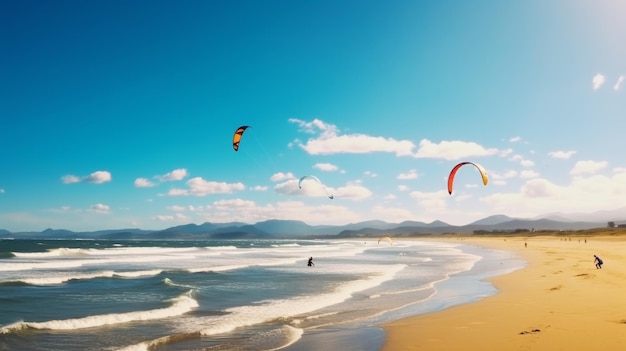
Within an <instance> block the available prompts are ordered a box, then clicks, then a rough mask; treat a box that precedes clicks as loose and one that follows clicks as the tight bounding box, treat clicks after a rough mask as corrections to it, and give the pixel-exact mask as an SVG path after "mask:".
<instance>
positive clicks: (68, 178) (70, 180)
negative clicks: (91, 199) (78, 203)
mask: <svg viewBox="0 0 626 351" xmlns="http://www.w3.org/2000/svg"><path fill="white" fill-rule="evenodd" d="M61 181H62V182H63V184H74V183H79V182H80V178H79V177H77V176H75V175H71V174H68V175H64V176H63V177H61Z"/></svg>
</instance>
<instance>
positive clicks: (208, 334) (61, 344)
mask: <svg viewBox="0 0 626 351" xmlns="http://www.w3.org/2000/svg"><path fill="white" fill-rule="evenodd" d="M309 257H313V262H314V264H315V265H314V266H311V267H309V266H307V260H308V258H309ZM523 265H524V262H523V261H521V260H519V259H518V258H517V257H515V256H514V255H513V254H511V253H509V252H504V251H496V250H489V249H485V248H481V247H477V246H472V245H466V244H464V243H463V242H462V241H459V243H451V242H445V243H444V242H442V243H438V242H433V241H419V240H402V239H394V240H393V242H389V241H386V240H382V241H378V240H372V239H366V240H228V241H216V240H206V241H201V240H197V241H166V240H161V241H159V240H20V239H15V240H10V239H3V240H0V350H12V351H21V350H24V351H36V350H46V351H53V350H59V351H75V350H76V351H78V350H80V351H85V350H124V351H134V350H158V351H174V350H176V351H178V350H286V351H299V350H311V349H316V350H325V349H329V350H330V349H332V350H336V349H341V350H366V351H374V350H379V349H380V347H381V345H382V342H383V340H384V332H383V331H382V329H380V328H379V327H378V326H379V325H380V324H381V323H384V322H389V321H393V320H396V319H399V318H403V317H408V316H413V315H417V314H420V313H426V312H431V311H436V310H440V309H443V308H446V307H449V306H452V305H455V304H459V303H466V302H471V301H475V300H478V299H481V298H484V297H486V296H490V295H493V294H495V293H496V292H497V291H496V289H495V288H494V287H493V286H492V285H491V284H489V283H487V282H485V281H484V279H485V278H488V277H491V276H495V275H499V274H505V273H508V272H511V271H513V270H515V269H519V268H521V267H523Z"/></svg>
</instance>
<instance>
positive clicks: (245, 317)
mask: <svg viewBox="0 0 626 351" xmlns="http://www.w3.org/2000/svg"><path fill="white" fill-rule="evenodd" d="M405 267H406V265H403V264H398V265H393V266H386V268H387V270H386V271H384V272H380V273H379V274H377V275H373V276H371V277H370V278H367V279H361V280H355V281H351V282H348V283H345V284H343V285H341V286H339V287H338V288H336V289H335V290H334V291H332V292H328V293H322V294H319V295H315V296H300V297H295V298H291V299H285V300H267V301H260V302H258V303H256V304H253V305H248V306H239V307H233V308H229V309H227V310H225V312H229V314H227V315H224V316H221V318H220V319H219V323H215V325H213V326H210V327H208V328H205V329H204V330H202V335H206V336H208V335H215V334H222V333H226V332H229V331H232V330H234V329H236V328H239V327H245V326H250V325H255V324H259V323H263V322H267V321H271V320H275V319H278V318H286V317H292V316H297V315H300V314H304V313H309V312H312V311H315V310H318V309H321V308H323V307H327V306H331V305H334V304H337V303H341V302H343V301H345V300H347V299H349V298H350V297H352V294H354V293H356V292H360V291H363V290H367V289H370V288H373V287H375V286H378V285H380V284H382V283H383V282H385V281H388V280H390V279H392V278H393V276H394V275H395V274H396V273H398V272H400V271H401V270H403V269H404V268H405Z"/></svg>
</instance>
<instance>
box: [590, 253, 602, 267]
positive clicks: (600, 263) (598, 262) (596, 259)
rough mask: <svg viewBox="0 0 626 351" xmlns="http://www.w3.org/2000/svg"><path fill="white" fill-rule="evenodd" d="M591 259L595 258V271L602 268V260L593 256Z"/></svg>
mask: <svg viewBox="0 0 626 351" xmlns="http://www.w3.org/2000/svg"><path fill="white" fill-rule="evenodd" d="M593 257H595V259H594V260H593V262H595V264H596V269H599V268H602V264H604V262H602V259H601V258H600V257H598V256H596V255H593Z"/></svg>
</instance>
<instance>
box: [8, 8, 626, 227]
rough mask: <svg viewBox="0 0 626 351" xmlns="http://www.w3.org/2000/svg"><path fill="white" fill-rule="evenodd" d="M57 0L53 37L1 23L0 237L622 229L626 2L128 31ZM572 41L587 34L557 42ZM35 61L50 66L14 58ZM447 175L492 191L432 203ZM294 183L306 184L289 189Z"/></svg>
mask: <svg viewBox="0 0 626 351" xmlns="http://www.w3.org/2000/svg"><path fill="white" fill-rule="evenodd" d="M67 3H68V4H69V3H71V4H72V6H71V8H69V7H64V6H61V5H59V6H56V7H55V6H53V10H54V12H55V14H56V18H57V19H59V20H64V21H66V23H67V26H65V27H58V26H56V24H55V23H56V22H55V21H53V20H52V19H51V18H50V17H49V16H48V14H47V13H44V11H43V10H41V9H37V8H32V7H29V6H26V5H24V4H10V5H8V6H6V7H7V8H6V11H3V14H0V20H2V21H3V23H5V24H4V26H5V29H6V30H10V31H11V32H12V33H17V34H16V35H15V36H14V37H12V38H6V37H5V38H3V39H2V45H3V47H5V48H6V49H7V50H6V52H8V53H9V54H8V55H6V56H4V57H2V58H0V60H1V61H0V70H1V74H2V75H3V77H6V80H5V81H6V82H8V84H3V85H0V99H1V100H0V106H1V107H0V108H1V109H2V113H3V114H5V115H7V116H11V118H12V119H11V120H12V121H15V122H14V123H11V124H9V125H7V126H6V128H4V132H5V133H4V137H5V142H6V144H7V145H11V148H10V149H9V148H5V149H4V150H3V151H2V154H0V156H1V158H0V159H2V160H3V161H2V162H3V164H4V169H5V170H11V171H10V172H7V171H5V172H1V174H0V229H8V230H10V231H30V230H43V229H45V228H49V227H52V228H63V229H70V230H99V229H112V228H126V227H140V228H145V229H160V228H164V227H169V226H173V225H179V224H184V223H189V222H194V223H202V222H207V221H208V222H235V221H236V222H246V223H255V222H258V221H263V220H268V219H286V220H287V219H289V220H302V221H304V222H306V223H309V224H346V223H351V222H358V221H366V220H372V219H379V220H384V221H388V222H401V221H405V220H414V221H424V222H431V221H434V220H443V221H445V222H447V223H450V224H457V225H463V224H467V223H470V222H472V221H475V220H478V219H481V218H484V217H487V216H489V215H494V214H506V215H509V216H511V217H536V216H540V215H544V214H548V213H555V212H561V213H578V212H595V211H601V210H615V209H621V212H618V215H620V213H621V216H622V217H623V218H615V220H618V221H619V220H626V202H625V201H624V199H625V198H626V159H625V158H624V156H623V153H624V151H623V150H626V138H624V131H625V130H626V95H625V94H626V92H625V91H624V86H623V83H624V79H625V77H626V65H625V62H626V48H625V47H624V46H623V45H616V43H618V42H621V41H620V40H621V39H623V33H626V24H625V23H624V22H623V21H621V18H620V16H618V15H617V13H620V11H622V13H623V11H626V6H623V5H622V4H617V3H613V2H609V1H600V4H599V5H598V4H596V5H597V6H591V5H589V4H584V3H578V2H575V1H574V2H572V3H564V4H559V5H558V6H555V8H554V9H552V8H550V9H549V8H546V7H544V6H541V5H539V4H530V3H520V4H514V5H511V6H504V5H502V4H500V3H499V2H496V1H493V2H487V3H485V4H484V6H481V7H480V8H475V7H472V6H470V5H469V4H465V2H462V1H459V2H455V5H456V6H458V7H461V8H465V7H466V8H467V11H466V12H463V11H461V12H459V13H468V14H470V15H468V16H466V17H463V16H461V15H459V14H453V15H450V14H449V12H448V11H446V8H445V6H442V5H432V6H427V7H424V6H425V5H423V4H419V3H414V2H411V1H406V2H405V1H400V2H397V3H395V4H393V5H387V6H386V7H385V11H384V12H383V11H381V9H380V8H378V5H374V4H368V5H362V6H363V7H364V8H367V9H368V11H366V12H363V13H358V14H355V15H354V16H351V17H350V18H349V19H346V17H345V16H342V15H341V13H342V11H349V12H350V13H352V12H353V11H352V10H353V7H352V5H354V4H352V3H351V2H346V3H344V4H340V5H336V6H335V7H334V10H335V11H328V10H329V8H328V6H330V5H327V4H325V3H320V4H309V5H307V6H305V5H303V4H289V6H285V5H286V4H282V5H280V4H278V3H276V4H274V3H271V4H266V6H264V7H262V8H259V7H258V5H257V4H255V3H254V2H245V4H246V5H247V6H249V9H252V8H254V9H255V10H254V11H249V12H248V11H243V10H242V9H241V8H240V7H236V6H234V5H229V4H211V3H202V2H198V3H195V2H194V3H192V6H189V7H188V8H181V7H180V6H179V5H178V4H177V3H176V2H165V3H164V6H163V8H159V9H154V12H153V13H152V14H151V15H150V16H139V17H137V22H134V21H127V19H126V18H125V17H124V18H121V17H120V18H116V16H117V15H115V13H122V12H123V11H132V9H131V8H130V7H128V6H127V5H125V4H115V5H113V6H112V8H111V9H109V10H107V11H113V12H111V16H113V17H111V18H108V19H107V18H100V17H97V18H96V17H93V16H94V15H93V13H94V9H95V8H96V7H97V8H100V10H103V9H102V8H101V6H100V5H98V4H85V3H76V2H72V1H68V2H67ZM279 3H280V1H279ZM279 5H280V6H279ZM337 6H338V7H337ZM381 6H382V5H381ZM217 7H219V11H217V10H218V8H217ZM120 11H121V12H120ZM216 12H219V13H222V15H221V16H217V15H215V13H216ZM399 14H410V15H407V16H399ZM524 14H525V15H524ZM530 14H532V15H530ZM287 15H289V16H287ZM207 16H208V17H209V18H207ZM18 18H23V19H24V20H23V21H18V20H17V19H18ZM77 18H86V19H91V21H89V20H85V21H82V20H81V21H78V20H77ZM165 18H167V19H168V21H171V24H172V26H171V28H174V29H172V30H173V32H172V33H169V32H163V31H162V30H160V29H159V28H161V25H160V23H162V21H163V19H165ZM259 18H266V19H267V20H269V21H270V22H272V23H273V25H272V26H270V27H268V26H266V25H265V24H266V23H265V20H264V21H261V20H260V19H259ZM321 19H324V20H325V21H326V22H325V23H327V25H326V26H324V27H323V28H322V27H319V26H314V25H311V24H312V23H318V22H319V21H320V20H321ZM392 19H393V20H392ZM346 21H347V22H346ZM235 23H238V25H235ZM307 23H309V25H307ZM527 23H533V26H531V27H529V26H527V25H525V24H527ZM607 23H609V24H612V26H606V25H602V26H600V25H599V24H607ZM26 28H28V31H27V30H26ZM425 28H430V29H429V30H424V29H425ZM467 28H471V29H469V30H468V29H467ZM528 28H533V29H532V30H529V29H528ZM574 28H577V29H580V28H583V29H584V30H586V31H587V32H586V33H587V34H586V35H585V36H581V37H580V38H578V40H577V41H576V43H575V44H574V43H573V42H572V41H571V40H569V41H561V40H562V38H563V35H564V33H571V31H568V30H572V29H574ZM103 29H107V31H103ZM357 29H358V30H357ZM174 38H176V39H174ZM181 38H184V39H181ZM477 38H481V39H480V40H478V39H477ZM502 38H514V39H515V40H510V41H503V40H502ZM555 42H559V43H560V44H559V45H554V43H555ZM580 50H584V51H580ZM586 52H593V53H594V55H587V54H584V53H586ZM43 53H46V55H44V56H45V57H46V60H45V63H46V64H45V65H39V64H38V63H35V62H33V61H32V60H29V59H28V58H29V57H42V56H41V55H42V54H43ZM461 53H462V55H461ZM506 53H512V54H510V55H509V54H506ZM539 53H542V54H541V55H540V54H539ZM8 67H11V69H8ZM33 101H35V102H37V103H32V102H33ZM240 125H250V126H251V128H249V129H247V130H246V132H245V133H244V134H243V136H242V139H241V144H240V148H239V150H238V151H237V152H234V151H233V150H232V145H231V140H232V136H233V133H234V131H235V130H236V128H237V127H239V126H240ZM462 161H472V162H478V163H480V164H481V165H482V166H483V167H484V168H485V169H486V172H487V174H488V175H489V179H490V181H489V184H488V185H487V186H483V184H482V181H481V177H480V175H479V174H478V172H476V170H475V169H470V168H467V169H465V168H463V169H461V170H459V172H458V173H457V175H456V178H455V191H454V193H453V194H452V195H449V194H448V192H447V189H446V182H447V178H448V175H449V172H450V170H451V169H452V168H453V167H454V165H456V164H457V163H459V162H462ZM305 175H314V176H315V177H317V179H319V182H308V183H307V184H306V186H302V187H299V186H298V183H299V179H300V178H301V177H302V176H305ZM329 195H332V196H329Z"/></svg>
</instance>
